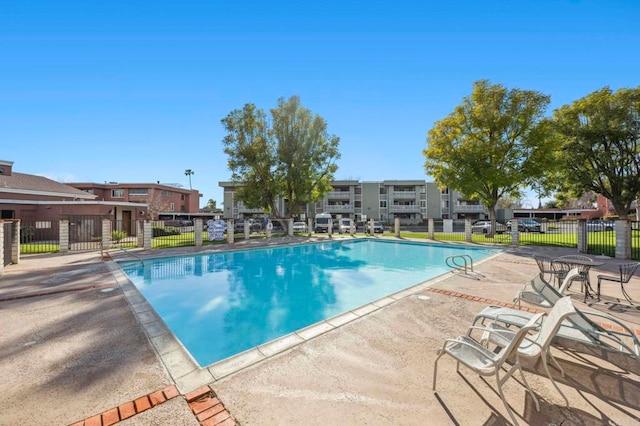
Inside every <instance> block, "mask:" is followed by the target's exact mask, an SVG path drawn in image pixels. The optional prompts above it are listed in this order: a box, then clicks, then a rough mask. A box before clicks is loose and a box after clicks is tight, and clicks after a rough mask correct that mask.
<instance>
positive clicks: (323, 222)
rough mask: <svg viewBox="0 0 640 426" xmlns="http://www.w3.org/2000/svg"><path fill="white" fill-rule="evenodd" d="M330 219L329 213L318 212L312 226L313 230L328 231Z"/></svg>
mask: <svg viewBox="0 0 640 426" xmlns="http://www.w3.org/2000/svg"><path fill="white" fill-rule="evenodd" d="M331 220H332V219H331V213H318V214H317V215H316V219H315V224H314V226H313V232H316V233H318V232H329V224H330V223H331Z"/></svg>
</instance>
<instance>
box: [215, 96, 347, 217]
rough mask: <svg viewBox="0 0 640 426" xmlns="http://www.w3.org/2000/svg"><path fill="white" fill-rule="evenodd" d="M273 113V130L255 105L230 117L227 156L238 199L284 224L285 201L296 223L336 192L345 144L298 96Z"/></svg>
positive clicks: (225, 141)
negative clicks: (341, 147)
mask: <svg viewBox="0 0 640 426" xmlns="http://www.w3.org/2000/svg"><path fill="white" fill-rule="evenodd" d="M270 112H271V125H269V123H268V122H267V118H266V114H265V113H264V112H263V111H262V110H259V109H256V107H255V105H253V104H246V105H245V106H244V107H243V108H242V109H241V110H233V111H231V113H229V115H227V116H226V117H225V118H224V119H222V124H223V125H224V127H225V130H226V131H227V135H226V136H225V137H224V139H223V145H224V152H225V154H227V155H228V156H229V161H228V165H229V169H230V170H231V172H232V177H231V179H232V180H233V181H234V182H238V183H240V185H241V186H240V187H239V188H238V191H237V196H238V198H239V199H240V200H242V201H243V202H244V203H245V205H246V206H247V207H249V208H262V209H266V210H268V211H271V213H272V215H273V217H275V218H279V217H282V212H280V211H279V209H278V205H277V203H276V200H277V198H278V197H280V198H283V199H284V200H285V206H286V211H287V217H291V216H293V215H295V214H298V213H300V212H301V211H302V208H303V207H304V206H305V205H306V204H307V203H314V202H317V201H318V200H319V199H320V198H322V197H323V196H324V194H325V193H326V192H328V191H330V190H331V180H332V179H333V174H334V173H335V172H336V170H337V168H338V167H337V165H336V164H335V161H336V160H337V159H339V158H340V153H339V151H338V144H339V141H340V139H339V138H338V137H337V136H334V135H329V133H328V132H327V124H326V122H325V121H324V119H323V118H322V117H320V116H318V115H313V114H312V113H311V111H309V110H308V109H306V108H304V107H302V106H301V105H300V100H299V98H298V97H297V96H292V97H290V98H289V99H287V100H285V99H283V98H281V99H279V100H278V106H277V107H276V108H274V109H272V110H271V111H270Z"/></svg>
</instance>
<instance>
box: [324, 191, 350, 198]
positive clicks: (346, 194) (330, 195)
mask: <svg viewBox="0 0 640 426" xmlns="http://www.w3.org/2000/svg"><path fill="white" fill-rule="evenodd" d="M325 197H326V198H328V199H336V198H338V199H341V200H345V199H346V200H348V199H349V198H351V193H350V192H348V191H333V192H327V195H325Z"/></svg>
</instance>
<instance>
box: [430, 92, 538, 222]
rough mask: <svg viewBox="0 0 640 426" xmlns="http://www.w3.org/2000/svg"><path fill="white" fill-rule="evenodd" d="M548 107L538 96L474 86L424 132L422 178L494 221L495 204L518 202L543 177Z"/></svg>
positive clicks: (533, 93)
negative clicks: (474, 204)
mask: <svg viewBox="0 0 640 426" xmlns="http://www.w3.org/2000/svg"><path fill="white" fill-rule="evenodd" d="M549 101H550V98H549V96H546V95H544V94H542V93H539V92H535V91H528V90H520V89H511V90H508V89H507V88H505V87H504V86H502V85H499V84H490V83H489V81H487V80H480V81H477V82H475V83H474V84H473V92H472V94H471V95H470V96H467V97H465V98H464V99H463V101H462V104H461V105H459V106H457V107H456V108H455V109H454V111H453V112H452V113H451V114H449V115H448V116H447V117H445V118H444V119H442V120H440V121H438V122H436V123H435V125H434V127H433V128H432V129H431V130H429V133H428V136H427V148H426V149H425V150H424V155H425V157H426V162H425V170H426V172H427V174H429V175H431V176H433V178H434V180H435V181H436V183H438V184H439V185H440V186H442V187H449V188H451V189H455V190H458V191H460V192H461V193H462V194H463V195H464V196H465V197H468V198H470V199H476V200H480V201H481V202H482V203H483V204H484V205H485V206H487V208H488V209H489V218H490V219H491V220H492V221H495V216H496V215H495V208H496V205H497V203H498V201H499V200H500V198H501V197H503V196H507V197H511V198H520V189H521V188H522V187H525V186H527V185H528V184H530V183H532V182H534V181H535V180H536V179H537V178H538V177H540V176H541V175H542V174H543V172H544V169H545V165H546V162H547V161H548V153H549V152H550V150H551V148H550V144H549V143H548V142H547V138H546V135H547V134H548V129H549V125H548V123H547V121H546V120H544V117H543V115H544V112H545V110H546V108H547V105H548V104H549ZM492 229H495V227H492Z"/></svg>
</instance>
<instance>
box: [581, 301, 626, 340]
mask: <svg viewBox="0 0 640 426" xmlns="http://www.w3.org/2000/svg"><path fill="white" fill-rule="evenodd" d="M580 312H582V313H583V314H584V315H586V316H594V317H598V318H604V319H606V320H607V321H609V322H612V323H614V324H616V325H618V326H620V328H622V329H623V330H625V331H626V333H622V332H620V331H616V330H607V331H611V332H613V333H616V334H621V335H624V336H626V335H627V334H628V335H629V337H633V339H634V340H636V341H638V337H637V336H636V334H635V333H634V332H633V331H632V330H631V329H630V328H629V326H628V325H626V324H625V323H623V322H622V321H620V320H619V319H617V318H615V317H612V316H611V315H607V314H601V313H599V312H593V311H583V310H582V309H581V310H580Z"/></svg>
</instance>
